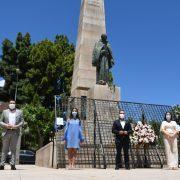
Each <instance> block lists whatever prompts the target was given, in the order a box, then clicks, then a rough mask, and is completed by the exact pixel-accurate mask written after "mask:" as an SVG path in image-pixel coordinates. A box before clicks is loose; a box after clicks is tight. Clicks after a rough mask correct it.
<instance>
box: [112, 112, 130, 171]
mask: <svg viewBox="0 0 180 180" xmlns="http://www.w3.org/2000/svg"><path fill="white" fill-rule="evenodd" d="M112 133H113V134H115V144H116V168H115V169H116V170H118V169H120V168H121V167H122V160H121V159H122V153H121V151H122V149H123V151H124V162H125V168H126V169H127V170H129V169H130V166H129V145H130V139H129V135H130V134H131V133H132V128H131V124H130V123H129V122H126V120H125V112H124V110H119V119H117V120H115V121H114V123H113V127H112Z"/></svg>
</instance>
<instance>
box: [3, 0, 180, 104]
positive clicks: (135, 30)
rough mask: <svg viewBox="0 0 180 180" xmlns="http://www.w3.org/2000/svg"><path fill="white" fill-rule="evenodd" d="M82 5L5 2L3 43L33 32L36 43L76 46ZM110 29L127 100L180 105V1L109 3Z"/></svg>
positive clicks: (75, 0) (54, 0)
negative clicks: (58, 38) (58, 40)
mask: <svg viewBox="0 0 180 180" xmlns="http://www.w3.org/2000/svg"><path fill="white" fill-rule="evenodd" d="M80 4H81V0H64V1H59V0H51V1H49V0H38V1H36V0H29V1H24V0H16V1H10V0H6V1H2V2H1V27H0V43H2V41H3V40H4V39H5V38H8V39H10V40H12V41H14V40H15V37H16V34H17V33H18V32H23V33H25V32H29V33H30V34H31V37H32V41H33V42H37V41H40V40H42V39H45V38H48V39H51V40H53V38H54V37H55V35H56V34H66V35H67V36H68V38H69V39H70V41H71V42H73V43H74V44H75V43H76V38H77V28H78V21H79V12H80ZM105 9H106V26H107V27H106V29H107V34H108V39H109V41H110V43H111V46H112V49H113V54H114V58H115V61H116V65H115V67H114V68H113V74H114V79H115V83H116V84H117V85H118V86H121V88H122V100H124V101H136V102H146V103H158V104H170V105H173V104H180V93H179V92H180V83H179V81H180V75H179V67H180V35H179V32H180V21H179V19H180V11H179V9H180V1H179V0H173V1H169V0H158V1H157V0H151V1H144V0H136V1H134V0H128V1H127V0H118V1H117V0H105Z"/></svg>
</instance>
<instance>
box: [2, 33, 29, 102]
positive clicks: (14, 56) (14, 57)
mask: <svg viewBox="0 0 180 180" xmlns="http://www.w3.org/2000/svg"><path fill="white" fill-rule="evenodd" d="M30 41H31V38H30V35H29V33H26V35H25V36H24V37H23V35H22V33H18V34H17V38H16V43H15V45H13V43H12V42H11V41H10V40H8V39H5V40H4V41H3V43H2V61H0V76H2V77H4V78H5V80H6V83H5V87H4V88H3V89H2V90H1V91H0V96H1V98H2V99H1V100H3V101H8V100H9V99H14V97H15V89H16V86H17V85H18V93H17V101H18V102H19V103H22V100H23V99H24V98H23V97H21V87H22V84H23V83H24V81H25V80H26V75H25V73H26V72H27V70H28V61H29V54H30V50H31V42H30ZM17 73H18V84H17ZM23 102H24V101H23Z"/></svg>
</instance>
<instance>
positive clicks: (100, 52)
mask: <svg viewBox="0 0 180 180" xmlns="http://www.w3.org/2000/svg"><path fill="white" fill-rule="evenodd" d="M92 65H93V66H96V68H97V70H96V77H97V82H96V83H97V84H100V85H106V84H110V81H111V79H110V69H111V68H112V66H113V65H114V59H113V55H112V50H111V47H110V44H109V42H108V40H107V35H106V34H102V35H101V39H100V40H99V41H98V42H96V44H95V46H94V50H93V56H92Z"/></svg>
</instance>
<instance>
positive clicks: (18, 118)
mask: <svg viewBox="0 0 180 180" xmlns="http://www.w3.org/2000/svg"><path fill="white" fill-rule="evenodd" d="M23 123H24V119H23V113H22V111H21V110H19V109H17V108H16V103H15V101H10V102H9V109H6V110H4V111H3V112H2V115H1V118H0V127H2V128H3V132H2V141H3V143H2V144H3V147H2V156H1V162H0V170H4V166H5V160H6V156H7V154H8V152H9V150H10V151H11V161H10V165H11V170H16V167H15V163H16V147H17V142H18V138H19V135H20V128H21V127H22V126H23Z"/></svg>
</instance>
